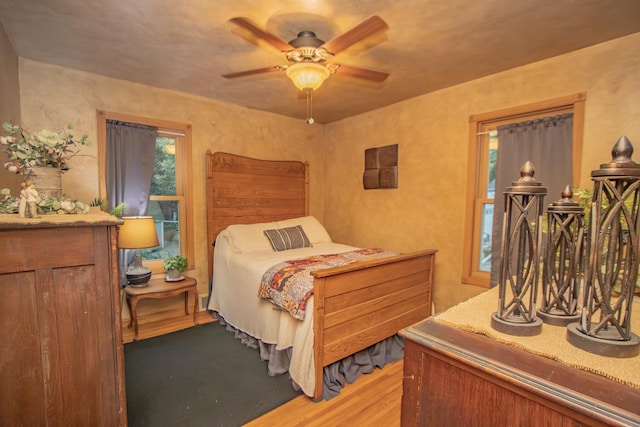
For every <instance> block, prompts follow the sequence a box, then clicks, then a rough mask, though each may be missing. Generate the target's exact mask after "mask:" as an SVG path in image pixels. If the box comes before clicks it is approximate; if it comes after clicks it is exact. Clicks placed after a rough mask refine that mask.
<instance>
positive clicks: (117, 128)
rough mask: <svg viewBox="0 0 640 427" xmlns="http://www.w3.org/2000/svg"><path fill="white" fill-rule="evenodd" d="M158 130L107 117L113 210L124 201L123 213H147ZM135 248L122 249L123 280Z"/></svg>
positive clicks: (107, 173)
mask: <svg viewBox="0 0 640 427" xmlns="http://www.w3.org/2000/svg"><path fill="white" fill-rule="evenodd" d="M157 134H158V129H157V128H155V127H151V126H145V125H139V124H135V123H127V122H120V121H115V120H107V149H106V152H107V158H106V164H107V167H106V169H107V170H106V175H107V176H106V179H107V203H108V205H109V210H110V211H111V210H113V208H114V207H116V206H118V205H119V204H121V203H124V204H125V206H124V209H123V210H122V216H136V215H144V214H145V213H146V212H147V205H148V204H149V192H150V188H151V178H153V157H154V155H155V148H156V136H157ZM134 253H135V251H131V250H126V249H120V250H119V260H120V274H121V277H120V280H121V285H122V286H126V285H127V280H126V276H125V272H126V270H127V267H128V266H129V264H130V263H131V262H132V261H133V258H134Z"/></svg>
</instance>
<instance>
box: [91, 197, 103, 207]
mask: <svg viewBox="0 0 640 427" xmlns="http://www.w3.org/2000/svg"><path fill="white" fill-rule="evenodd" d="M89 206H91V207H95V208H100V210H105V209H106V207H107V201H106V199H103V198H101V197H96V198H95V199H93V200H92V201H91V202H89Z"/></svg>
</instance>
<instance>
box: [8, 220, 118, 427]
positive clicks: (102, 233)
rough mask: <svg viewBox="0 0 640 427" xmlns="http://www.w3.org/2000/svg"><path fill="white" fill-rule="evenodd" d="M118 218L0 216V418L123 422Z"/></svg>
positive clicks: (16, 422) (37, 422)
mask: <svg viewBox="0 0 640 427" xmlns="http://www.w3.org/2000/svg"><path fill="white" fill-rule="evenodd" d="M58 217H60V218H58ZM12 218H14V219H12ZM117 224H118V220H117V219H116V218H115V217H112V216H110V215H108V214H103V213H96V214H87V215H59V216H53V217H49V216H43V217H42V218H40V219H38V220H31V219H20V218H18V217H17V216H15V215H14V216H9V215H0V254H1V257H0V348H1V351H0V396H2V397H1V398H0V425H3V426H10V425H11V426H20V425H24V426H45V425H47V426H123V425H126V424H127V413H126V399H125V377H124V352H123V344H122V338H121V334H122V332H121V318H120V300H119V292H120V289H119V280H118V259H117V257H118V255H117V246H116V244H117V229H116V227H117Z"/></svg>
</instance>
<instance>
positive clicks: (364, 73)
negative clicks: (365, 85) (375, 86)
mask: <svg viewBox="0 0 640 427" xmlns="http://www.w3.org/2000/svg"><path fill="white" fill-rule="evenodd" d="M336 74H340V75H342V76H348V77H355V78H358V79H365V80H371V81H373V82H378V83H380V82H383V81H385V80H386V79H387V77H389V73H385V72H384V71H374V70H367V69H365V68H358V67H352V66H350V65H340V67H338V69H337V70H336Z"/></svg>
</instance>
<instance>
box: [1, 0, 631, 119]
mask: <svg viewBox="0 0 640 427" xmlns="http://www.w3.org/2000/svg"><path fill="white" fill-rule="evenodd" d="M372 15H378V16H380V17H381V18H382V19H383V20H384V21H386V23H387V24H388V25H389V29H388V30H386V31H385V32H383V33H380V34H376V35H375V36H372V37H369V38H367V39H365V40H363V41H361V42H360V43H357V44H355V45H354V46H352V47H351V48H349V49H347V50H345V51H343V52H341V53H339V54H338V55H336V57H335V58H334V62H337V63H340V64H345V65H351V66H357V67H363V68H369V69H373V70H378V71H385V72H388V73H390V76H389V78H388V79H387V80H385V81H384V82H382V83H372V82H368V81H363V80H361V79H356V78H352V77H346V76H341V75H339V74H335V75H333V76H331V77H330V78H329V80H327V82H325V84H324V85H323V86H322V87H321V88H320V90H318V91H317V93H316V94H315V95H314V102H313V116H314V118H315V119H316V122H320V123H328V122H331V121H335V120H340V119H342V118H345V117H349V116H353V115H355V114H359V113H362V112H365V111H368V110H372V109H375V108H379V107H382V106H385V105H389V104H392V103H395V102H398V101H402V100H404V99H408V98H412V97H415V96H418V95H421V94H424V93H428V92H431V91H434V90H438V89H441V88H444V87H447V86H451V85H455V84H458V83H462V82H465V81H469V80H473V79H476V78H479V77H482V76H485V75H490V74H493V73H496V72H499V71H503V70H507V69H510V68H514V67H517V66H520V65H523V64H527V63H530V62H534V61H538V60H541V59H545V58H549V57H553V56H556V55H560V54H563V53H566V52H570V51H573V50H576V49H580V48H583V47H587V46H590V45H594V44H597V43H601V42H604V41H607V40H611V39H614V38H618V37H622V36H625V35H628V34H632V33H636V32H640V0H476V1H469V0H403V1H393V0H324V1H323V0H298V1H291V0H260V1H257V0H210V1H203V0H180V1H175V0H135V1H132V0H109V1H87V0H1V1H0V21H1V22H2V25H3V26H4V28H5V30H6V32H7V34H8V36H9V40H10V41H11V43H12V45H13V47H14V49H15V51H16V53H17V54H18V55H19V56H21V57H25V58H30V59H34V60H38V61H43V62H48V63H52V64H59V65H63V66H66V67H71V68H76V69H79V70H85V71H89V72H92V73H97V74H103V75H106V76H110V77H116V78H120V79H125V80H130V81H134V82H139V83H143V84H148V85H152V86H157V87H162V88H168V89H173V90H177V91H181V92H186V93H191V94H195V95H199V96H203V97H207V98H213V99H217V100H220V101H223V102H227V103H233V104H238V105H242V106H247V107H250V108H255V109H259V110H265V111H271V112H274V113H277V114H282V115H286V116H291V117H296V118H300V119H304V118H305V116H306V101H305V99H304V97H302V96H300V93H299V92H298V91H297V90H296V89H295V88H294V87H293V85H292V84H291V82H289V81H288V79H287V78H286V76H285V75H284V72H282V71H278V72H272V73H268V74H261V75H255V76H249V77H242V78H236V79H225V78H223V77H221V75H222V74H228V73H233V72H238V71H245V70H251V69H256V68H264V67H270V66H275V65H281V64H286V59H285V57H284V54H283V53H281V52H279V51H278V50H277V49H275V48H273V47H272V46H271V45H268V44H266V43H265V42H263V41H259V40H256V39H255V38H254V37H251V36H250V34H248V33H247V32H246V31H244V30H242V29H241V28H239V27H238V26H235V25H233V24H232V23H230V22H229V19H230V18H233V17H240V16H241V17H248V18H250V19H251V20H252V21H253V22H255V23H256V24H257V25H259V26H260V27H261V28H263V29H265V30H267V31H269V32H271V33H273V34H274V35H276V36H278V37H280V38H281V39H283V40H285V41H289V40H291V39H293V38H295V36H296V35H297V33H298V32H300V31H302V30H311V31H314V32H315V33H316V34H317V36H318V37H319V38H321V39H323V40H325V41H329V40H331V39H333V38H334V37H336V36H338V35H340V34H342V33H343V32H345V31H347V30H349V29H351V28H353V27H354V26H356V25H357V24H359V23H360V22H362V21H364V20H365V19H367V18H369V17H370V16H372Z"/></svg>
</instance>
